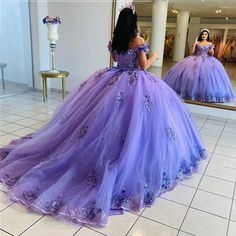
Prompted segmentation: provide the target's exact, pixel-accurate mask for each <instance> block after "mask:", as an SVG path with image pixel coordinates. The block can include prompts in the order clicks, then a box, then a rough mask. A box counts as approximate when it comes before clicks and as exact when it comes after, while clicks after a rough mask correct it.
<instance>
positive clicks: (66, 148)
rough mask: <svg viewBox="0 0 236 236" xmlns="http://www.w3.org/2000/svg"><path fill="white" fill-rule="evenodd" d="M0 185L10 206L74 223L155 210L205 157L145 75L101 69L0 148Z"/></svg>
mask: <svg viewBox="0 0 236 236" xmlns="http://www.w3.org/2000/svg"><path fill="white" fill-rule="evenodd" d="M0 157H1V161H0V180H1V182H2V184H3V185H4V187H5V188H6V189H7V191H8V193H9V195H10V198H11V199H12V200H13V201H16V202H21V203H23V204H24V205H26V206H27V207H28V208H30V209H32V210H35V211H39V212H42V213H45V214H50V215H53V216H55V217H56V216H57V217H64V218H67V219H69V220H71V221H73V222H78V223H79V222H82V223H87V224H92V225H98V226H104V225H105V224H106V223H107V219H108V216H109V215H112V214H122V213H123V212H124V210H132V211H138V210H139V209H140V208H142V207H144V206H151V205H152V204H153V203H154V201H155V198H156V197H158V196H160V195H161V194H162V193H163V192H165V191H167V190H171V189H172V188H173V187H174V186H175V185H176V183H177V182H178V181H179V180H181V179H183V178H187V177H189V176H190V175H191V174H192V172H194V171H196V170H197V166H198V162H199V161H200V160H201V159H203V158H205V157H206V153H205V150H204V146H203V144H202V141H201V139H200V137H199V134H198V131H197V129H196V127H195V124H194V123H193V121H192V118H191V115H190V113H189V112H188V111H187V110H186V108H185V106H184V104H183V102H182V100H181V99H180V98H179V97H178V96H177V95H176V93H175V92H173V91H172V89H171V88H170V87H169V86H168V85H167V84H165V83H164V82H163V81H161V80H160V79H158V78H156V77H155V76H153V75H152V74H150V73H148V72H146V71H142V70H134V71H122V70H119V69H116V68H110V69H102V70H100V71H98V72H96V73H94V74H93V75H92V76H91V77H90V78H88V79H87V80H86V81H85V82H83V83H82V84H81V85H80V86H79V87H78V88H76V89H75V90H74V91H73V92H71V94H70V95H68V96H67V98H66V100H65V102H64V103H63V104H62V105H61V106H60V107H59V108H58V109H57V111H56V112H55V113H54V115H53V117H52V118H51V120H50V121H49V122H48V124H46V125H45V126H44V127H43V128H41V129H40V130H38V131H37V132H35V133H33V134H29V135H27V136H25V137H22V138H20V139H17V140H13V141H12V142H11V143H10V144H9V145H7V146H5V147H2V148H1V149H0Z"/></svg>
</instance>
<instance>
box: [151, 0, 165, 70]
mask: <svg viewBox="0 0 236 236" xmlns="http://www.w3.org/2000/svg"><path fill="white" fill-rule="evenodd" d="M167 12H168V0H153V5H152V34H151V52H156V53H157V54H158V58H159V60H157V61H156V62H154V63H153V65H152V66H153V67H162V64H163V55H164V46H165V34H166V20H167Z"/></svg>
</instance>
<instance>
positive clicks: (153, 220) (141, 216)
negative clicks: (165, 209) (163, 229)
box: [125, 215, 178, 236]
mask: <svg viewBox="0 0 236 236" xmlns="http://www.w3.org/2000/svg"><path fill="white" fill-rule="evenodd" d="M139 218H144V219H146V220H150V221H152V222H155V223H158V224H161V225H164V226H167V227H169V228H172V229H175V230H177V231H178V228H177V227H174V226H171V225H168V224H166V223H163V222H160V221H158V220H155V219H152V218H148V217H147V216H143V215H140V217H139ZM125 236H127V235H125Z"/></svg>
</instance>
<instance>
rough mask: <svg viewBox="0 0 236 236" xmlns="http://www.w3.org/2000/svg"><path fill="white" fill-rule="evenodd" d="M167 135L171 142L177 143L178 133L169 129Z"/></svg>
mask: <svg viewBox="0 0 236 236" xmlns="http://www.w3.org/2000/svg"><path fill="white" fill-rule="evenodd" d="M167 135H168V138H169V140H170V141H175V140H176V133H175V131H174V130H173V129H172V128H170V127H169V128H168V129H167Z"/></svg>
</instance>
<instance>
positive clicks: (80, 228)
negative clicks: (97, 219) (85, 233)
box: [72, 225, 83, 236]
mask: <svg viewBox="0 0 236 236" xmlns="http://www.w3.org/2000/svg"><path fill="white" fill-rule="evenodd" d="M82 228H83V225H81V226H80V228H79V229H78V230H76V232H75V233H74V234H73V235H72V236H75V235H76V234H77V233H78V232H79V231H80V230H81V229H82Z"/></svg>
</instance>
